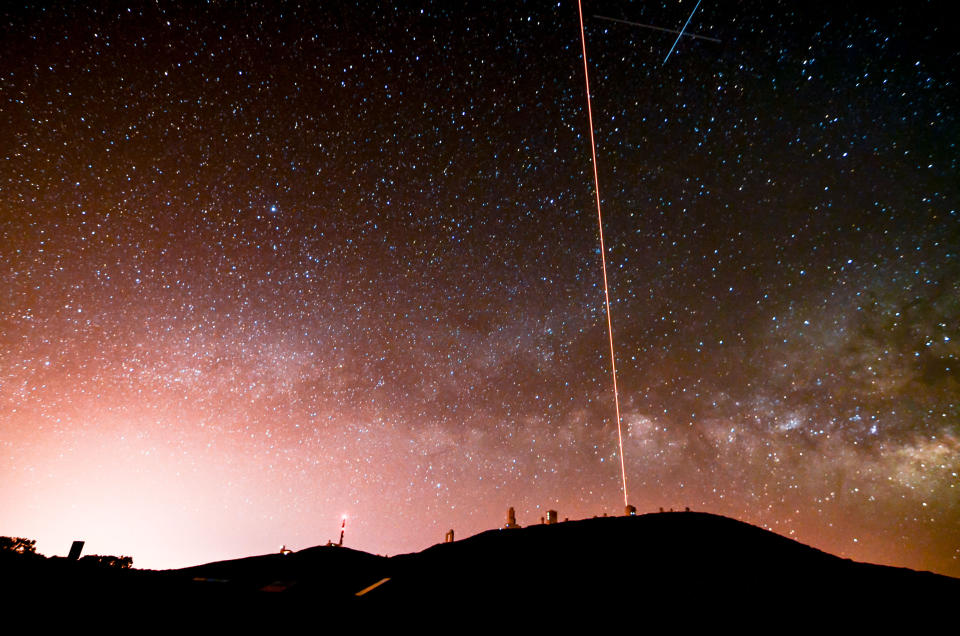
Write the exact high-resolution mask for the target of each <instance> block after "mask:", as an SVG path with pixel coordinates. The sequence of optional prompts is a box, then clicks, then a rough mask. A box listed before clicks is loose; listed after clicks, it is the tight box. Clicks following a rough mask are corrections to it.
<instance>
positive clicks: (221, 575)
mask: <svg viewBox="0 0 960 636" xmlns="http://www.w3.org/2000/svg"><path fill="white" fill-rule="evenodd" d="M385 579H386V580H385ZM377 583H380V585H378V586H376V587H374V588H373V589H370V590H369V591H367V592H366V593H363V594H361V595H358V593H359V592H362V591H363V590H365V589H367V588H369V587H370V586H372V585H374V584H377ZM0 584H2V588H3V592H4V594H5V596H6V597H7V598H11V597H12V596H14V597H15V596H20V597H23V596H24V595H25V594H26V595H29V596H35V597H38V598H40V597H42V598H44V599H46V600H48V601H49V603H50V604H51V606H56V605H57V604H58V603H60V602H62V601H70V600H71V599H83V600H84V601H85V602H92V603H95V604H96V605H98V606H113V607H122V608H124V609H125V610H127V611H130V610H133V611H138V610H142V611H143V612H144V613H148V614H150V615H161V616H162V615H164V614H167V615H169V613H170V612H173V613H176V612H178V611H181V610H183V609H184V608H189V609H190V611H191V612H197V611H200V612H205V613H207V614H214V613H216V614H219V615H222V616H230V617H232V618H233V619H234V620H241V619H242V617H243V616H246V615H247V614H257V613H263V612H273V611H275V610H276V611H280V612H282V615H283V616H285V617H291V616H297V615H300V616H310V617H313V618H314V619H317V617H325V618H326V617H339V618H351V619H364V618H370V617H380V618H381V619H382V618H383V617H385V616H389V617H391V620H397V621H403V620H404V618H405V617H406V618H407V619H409V620H416V621H427V623H429V622H430V620H431V617H435V616H436V615H437V613H438V612H442V614H443V615H444V616H447V617H450V616H456V617H458V620H461V621H468V622H469V621H490V620H494V621H496V620H498V619H499V618H500V617H503V618H507V617H521V618H530V619H534V620H543V621H545V622H546V623H556V622H559V623H560V624H562V621H564V620H565V619H567V618H580V619H590V618H592V617H600V616H604V617H608V618H610V617H613V619H614V620H617V617H619V618H620V619H621V620H626V618H627V617H630V620H631V622H633V621H641V622H642V621H644V620H646V619H650V620H654V619H656V618H657V617H660V618H663V617H670V620H673V621H677V622H679V623H684V622H685V621H689V620H693V621H698V622H710V623H717V624H721V623H733V624H737V625H743V624H745V623H747V624H749V623H750V621H751V620H755V621H760V620H761V617H762V620H768V619H776V620H779V621H781V622H784V623H786V625H787V626H789V623H790V621H791V620H794V618H797V619H801V620H802V619H807V620H811V619H816V620H820V619H823V620H835V619H837V618H844V619H852V620H860V619H870V620H871V622H876V621H878V620H882V619H883V617H884V616H890V617H899V618H904V617H907V616H911V615H914V614H915V615H917V616H918V617H921V618H922V617H929V616H931V615H936V614H939V613H941V612H949V611H950V610H949V609H948V608H949V607H952V606H953V605H954V604H955V603H956V601H957V600H958V599H960V579H953V578H949V577H945V576H939V575H935V574H931V573H929V572H915V571H913V570H907V569H902V568H892V567H884V566H878V565H869V564H864V563H856V562H853V561H850V560H846V559H841V558H838V557H835V556H832V555H829V554H826V553H824V552H821V551H819V550H815V549H813V548H810V547H808V546H805V545H802V544H800V543H797V542H795V541H792V540H790V539H786V538H784V537H781V536H779V535H776V534H774V533H772V532H768V531H766V530H762V529H760V528H756V527H753V526H750V525H747V524H745V523H741V522H739V521H735V520H733V519H728V518H725V517H719V516H715V515H710V514H703V513H694V512H681V513H660V514H649V515H642V516H637V517H604V518H598V519H587V520H583V521H568V522H564V523H559V524H556V525H539V526H532V527H528V528H522V529H513V530H491V531H489V532H484V533H482V534H479V535H476V536H474V537H471V538H469V539H465V540H462V541H457V542H454V543H446V544H439V545H436V546H433V547H431V548H428V549H426V550H424V551H422V552H419V553H416V554H405V555H399V556H394V557H389V558H388V557H379V556H375V555H371V554H367V553H365V552H358V551H355V550H350V549H349V548H339V547H315V548H309V549H306V550H301V551H299V552H295V553H292V554H287V555H280V554H270V555H264V556H257V557H249V558H245V559H237V560H233V561H222V562H217V563H209V564H206V565H200V566H196V567H191V568H185V569H181V570H167V571H150V570H117V569H106V568H94V567H84V566H83V564H82V563H75V562H68V561H66V560H64V559H43V558H33V559H18V558H15V557H14V558H7V559H4V560H3V561H2V562H0ZM617 622H620V621H617ZM920 622H923V621H922V620H921V621H920ZM758 625H759V623H758ZM451 627H452V625H451Z"/></svg>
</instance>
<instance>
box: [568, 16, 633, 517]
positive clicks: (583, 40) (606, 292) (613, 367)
mask: <svg viewBox="0 0 960 636" xmlns="http://www.w3.org/2000/svg"><path fill="white" fill-rule="evenodd" d="M577 10H578V11H579V12H580V45H581V46H582V47H583V80H584V84H585V86H586V89H587V121H588V122H589V123H590V153H591V155H590V156H591V157H592V159H593V186H594V187H593V192H594V194H595V195H596V200H597V225H598V226H599V227H600V265H601V267H602V269H603V298H604V301H605V302H606V307H607V335H608V336H609V337H610V371H611V375H612V376H613V406H614V409H615V410H616V414H617V440H618V441H619V443H620V476H621V477H622V478H623V505H624V506H628V505H629V503H628V502H627V469H626V465H625V464H624V461H623V430H622V427H621V424H620V393H619V391H618V390H617V356H616V355H615V353H614V349H613V321H612V319H611V318H610V286H609V285H608V284H607V253H606V252H607V250H606V248H605V247H604V245H603V213H602V212H601V211H600V177H599V176H598V172H597V142H596V140H595V139H594V136H593V106H592V105H591V100H590V71H589V70H588V68H587V35H586V32H585V31H584V29H583V4H582V0H577Z"/></svg>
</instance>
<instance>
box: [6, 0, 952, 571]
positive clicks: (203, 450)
mask: <svg viewBox="0 0 960 636" xmlns="http://www.w3.org/2000/svg"><path fill="white" fill-rule="evenodd" d="M63 4H64V5H65V6H57V5H52V6H47V7H35V6H31V7H27V8H9V7H8V8H6V9H3V10H2V11H3V13H2V14H0V141H2V144H0V534H4V535H15V536H26V537H31V538H34V539H37V548H38V550H39V551H41V552H44V553H45V554H48V555H50V554H65V553H66V552H67V550H68V548H69V545H70V541H71V540H73V539H85V540H86V541H87V552H96V553H101V554H128V555H131V556H133V557H134V565H135V566H139V567H176V566H184V565H192V564H197V563H202V562H206V561H212V560H216V559H223V558H232V557H239V556H248V555H251V554H259V553H264V552H274V551H277V550H279V548H280V546H281V545H283V544H286V546H287V547H288V548H293V549H301V548H305V547H309V546H312V545H317V544H322V543H325V542H326V541H327V540H328V539H335V538H336V537H337V536H338V533H339V526H340V519H341V516H342V515H344V514H346V515H348V519H347V530H346V540H345V545H347V546H349V547H353V548H357V549H362V550H366V551H369V552H375V553H380V554H396V553H400V552H409V551H415V550H420V549H422V548H425V547H427V546H429V545H432V544H434V543H437V542H439V541H441V540H442V539H443V535H444V533H445V532H446V531H447V530H449V529H450V528H453V529H454V530H455V531H456V533H457V537H458V538H462V537H466V536H469V535H471V534H474V533H476V532H480V531H482V530H486V529H489V528H494V527H497V526H499V525H502V524H503V522H504V520H505V512H506V509H507V508H508V507H509V506H514V507H515V508H516V510H517V518H518V521H519V522H520V523H521V524H529V523H535V522H539V519H540V517H541V516H543V515H545V514H546V510H547V509H557V510H559V511H560V517H561V519H562V518H564V517H570V518H571V519H574V518H583V517H590V516H593V515H600V514H603V513H609V514H622V511H623V494H622V486H621V480H620V456H619V450H618V447H617V426H616V418H615V416H614V411H613V392H612V385H611V378H610V369H609V351H608V349H607V347H608V344H607V332H606V320H605V311H604V302H603V279H602V275H601V271H600V249H599V241H598V233H597V215H596V210H595V207H594V200H593V196H594V194H593V193H594V183H593V174H592V169H591V159H590V144H589V129H588V123H587V111H586V100H585V91H584V78H583V61H582V57H581V49H580V39H579V37H580V36H579V26H578V18H577V5H576V2H574V1H568V0H564V1H563V2H559V3H557V2H554V3H553V4H549V3H546V2H522V1H520V0H517V1H514V2H509V3H508V2H499V3H467V4H466V5H465V6H463V7H459V8H457V9H455V10H454V9H450V8H448V7H449V6H452V5H453V3H440V2H436V3H431V2H426V3H400V6H395V5H394V4H392V3H382V4H380V3H372V2H371V3H366V2H361V3H346V2H344V3H333V4H331V5H329V6H323V5H321V4H320V3H312V2H304V3H299V4H295V3H283V2H266V3H264V4H261V5H258V4H255V3H253V2H211V3H192V2H191V3H184V5H180V4H171V3H167V2H159V3H145V4H143V5H129V4H119V3H74V2H70V3H63ZM88 4H91V5H94V7H89V6H87V5H88ZM693 5H694V2H693V0H684V1H683V2H677V1H676V0H668V1H666V2H642V3H641V2H626V1H617V2H587V3H586V4H585V6H584V13H585V14H586V19H585V24H586V36H587V53H588V59H589V65H590V72H591V78H590V79H591V89H592V92H593V113H594V122H595V128H596V134H597V153H598V166H599V178H600V193H601V197H602V200H603V214H604V232H605V239H606V242H607V255H606V256H607V259H608V267H609V277H610V294H611V302H612V320H613V330H614V337H615V342H616V349H617V365H618V371H619V377H618V380H619V384H620V390H621V406H622V410H623V427H624V457H625V460H626V476H627V486H628V492H629V498H630V501H631V503H633V504H634V505H636V506H637V508H638V509H639V512H641V513H643V512H649V511H656V510H657V509H659V508H660V507H661V506H662V507H664V508H667V509H669V508H674V509H683V507H685V506H689V507H691V508H692V509H694V510H700V511H708V512H715V513H719V514H724V515H728V516H732V517H736V518H739V519H742V520H744V521H747V522H750V523H754V524H757V525H762V526H764V527H767V528H770V529H771V530H774V531H776V532H778V533H780V534H784V535H786V536H790V537H793V538H796V539H798V540H800V541H803V542H804V543H808V544H810V545H813V546H816V547H819V548H821V549H824V550H827V551H830V552H833V553H835V554H839V555H842V556H846V557H851V558H854V559H858V560H865V561H872V562H879V563H885V564H894V565H903V566H908V567H912V568H917V569H932V570H935V571H938V572H942V573H947V574H952V575H954V576H960V496H958V495H960V493H958V491H960V479H958V471H960V360H958V357H960V252H958V250H960V212H958V205H960V204H958V201H960V179H958V174H960V170H958V168H960V166H958V157H960V152H958V147H957V144H958V142H960V125H958V123H960V122H958V108H960V90H958V84H957V80H958V78H957V74H956V69H957V68H960V53H958V51H960V49H958V47H957V42H958V38H960V31H958V29H957V26H956V24H954V23H948V22H947V21H945V20H944V18H943V10H944V9H945V8H946V7H947V6H948V5H950V3H947V2H920V1H917V2H911V3H899V4H897V5H896V6H893V7H892V8H891V6H890V5H887V4H884V3H880V4H878V3H875V2H850V3H846V2H830V3H816V2H814V3H797V2H717V1H713V0H704V1H703V3H702V4H701V5H700V7H699V9H698V11H697V12H696V14H695V15H694V16H693V19H692V20H691V21H690V26H689V27H688V28H689V31H690V32H692V33H695V34H700V35H703V36H709V37H711V38H716V39H719V40H720V41H721V42H719V43H717V42H713V41H710V40H706V39H692V38H682V39H681V41H680V42H679V43H678V44H677V48H676V50H675V51H674V52H673V54H672V55H671V57H670V59H669V60H668V61H667V62H666V63H665V64H664V63H663V60H664V57H665V56H666V54H667V51H668V50H669V48H670V46H671V44H672V43H673V41H674V39H675V38H676V36H675V35H672V34H669V33H664V32H660V31H655V30H652V29H649V28H645V27H640V26H631V25H628V24H624V23H621V22H613V21H610V20H603V19H599V18H597V17H594V16H597V15H600V16H608V17H613V18H617V19H620V20H628V21H633V22H639V23H644V24H651V25H656V26H660V27H663V28H668V29H679V28H680V27H681V26H682V25H683V23H684V21H685V20H686V19H687V17H688V16H689V14H690V11H691V10H692V9H693ZM5 6H6V5H5ZM638 567H641V564H638Z"/></svg>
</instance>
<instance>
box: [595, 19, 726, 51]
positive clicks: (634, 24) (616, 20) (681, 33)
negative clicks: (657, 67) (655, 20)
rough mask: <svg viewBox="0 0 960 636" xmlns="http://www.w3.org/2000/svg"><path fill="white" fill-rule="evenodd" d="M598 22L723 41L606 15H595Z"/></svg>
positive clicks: (698, 38) (697, 38)
mask: <svg viewBox="0 0 960 636" xmlns="http://www.w3.org/2000/svg"><path fill="white" fill-rule="evenodd" d="M593 17H595V18H597V19H598V20H608V21H609V22H619V23H620V24H629V25H630V26H638V27H643V28H645V29H653V30H654V31H663V32H664V33H676V34H677V35H681V36H683V35H685V36H687V37H688V38H694V39H695V40H707V41H708V42H716V43H717V44H719V43H720V42H721V40H718V39H717V38H711V37H709V36H706V35H699V34H697V33H684V32H683V31H677V30H676V29H665V28H663V27H658V26H653V25H652V24H644V23H643V22H631V21H630V20H621V19H619V18H610V17H607V16H605V15H595V16H593Z"/></svg>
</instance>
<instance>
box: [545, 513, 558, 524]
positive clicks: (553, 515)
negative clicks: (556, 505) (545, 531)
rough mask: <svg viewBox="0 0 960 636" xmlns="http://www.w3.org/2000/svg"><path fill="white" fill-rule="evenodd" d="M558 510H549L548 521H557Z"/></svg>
mask: <svg viewBox="0 0 960 636" xmlns="http://www.w3.org/2000/svg"><path fill="white" fill-rule="evenodd" d="M557 516H558V515H557V511H556V510H547V523H548V524H554V523H557V520H558V519H557Z"/></svg>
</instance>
